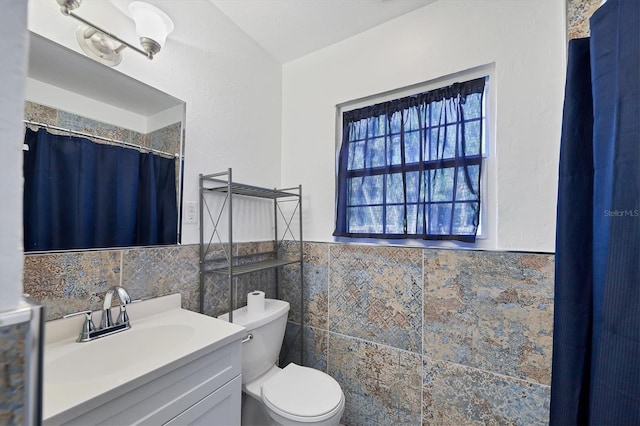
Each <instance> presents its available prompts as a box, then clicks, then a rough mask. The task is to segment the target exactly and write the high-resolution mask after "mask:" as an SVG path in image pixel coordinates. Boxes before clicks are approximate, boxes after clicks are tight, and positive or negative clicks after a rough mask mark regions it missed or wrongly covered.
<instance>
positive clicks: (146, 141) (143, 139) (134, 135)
mask: <svg viewBox="0 0 640 426" xmlns="http://www.w3.org/2000/svg"><path fill="white" fill-rule="evenodd" d="M129 133H130V140H129V141H128V142H131V143H134V144H136V145H140V146H144V147H146V148H151V138H150V137H149V134H145V133H138V132H136V131H134V130H131V131H130V132H129Z"/></svg>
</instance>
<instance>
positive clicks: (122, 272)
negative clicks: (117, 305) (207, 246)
mask: <svg viewBox="0 0 640 426" xmlns="http://www.w3.org/2000/svg"><path fill="white" fill-rule="evenodd" d="M198 253H199V251H198V246H196V245H186V246H171V247H149V248H130V249H121V250H120V249H114V250H89V251H79V252H65V253H44V254H28V255H26V256H25V258H24V291H25V293H27V294H29V295H30V297H31V298H32V299H34V301H36V303H38V304H41V305H44V306H45V308H46V309H45V315H46V319H47V320H52V319H57V318H61V317H62V316H63V315H65V314H68V313H72V312H78V311H83V310H87V309H91V310H99V309H101V308H102V300H103V297H104V293H105V292H106V290H107V289H108V288H109V287H111V286H113V285H123V286H124V287H125V288H126V289H127V290H128V292H129V294H130V296H131V298H132V299H146V298H151V297H158V296H164V295H167V294H171V293H181V294H182V307H183V308H185V309H190V310H194V311H197V310H198V272H199V266H198V259H199V257H198V256H199V255H198Z"/></svg>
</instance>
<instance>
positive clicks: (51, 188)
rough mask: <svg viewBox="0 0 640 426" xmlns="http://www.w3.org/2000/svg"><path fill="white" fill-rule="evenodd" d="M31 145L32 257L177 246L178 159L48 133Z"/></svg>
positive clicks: (27, 204)
mask: <svg viewBox="0 0 640 426" xmlns="http://www.w3.org/2000/svg"><path fill="white" fill-rule="evenodd" d="M25 144H26V145H28V147H29V149H28V151H25V153H24V249H25V251H42V250H64V249H83V248H103V247H126V246H145V245H162V244H175V243H176V242H177V233H176V230H177V221H178V213H177V212H178V209H177V202H176V172H175V170H176V168H175V159H169V158H164V157H161V156H158V155H155V154H153V153H143V152H140V151H138V150H136V149H129V148H124V147H120V146H112V145H105V144H99V143H94V142H92V141H91V140H89V139H85V138H81V137H75V136H68V135H54V134H51V133H49V132H47V130H46V129H40V130H38V131H33V130H31V129H29V128H27V129H26V133H25Z"/></svg>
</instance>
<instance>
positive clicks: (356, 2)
mask: <svg viewBox="0 0 640 426" xmlns="http://www.w3.org/2000/svg"><path fill="white" fill-rule="evenodd" d="M210 1H211V2H212V3H213V4H214V5H216V6H217V7H218V8H219V9H220V10H221V11H222V12H223V13H224V14H225V15H227V16H228V17H229V18H230V19H231V20H232V21H234V22H235V23H236V25H238V26H239V27H240V28H241V29H242V30H243V31H244V32H246V33H247V34H248V35H249V36H250V37H251V38H253V39H254V40H255V41H256V42H257V43H258V44H259V45H260V46H262V47H263V48H264V49H265V50H266V51H267V52H269V54H270V55H271V56H273V57H274V58H276V59H277V60H278V61H280V62H281V63H285V62H289V61H292V60H294V59H297V58H300V57H302V56H305V55H307V54H309V53H312V52H315V51H316V50H319V49H322V48H323V47H326V46H329V45H331V44H334V43H337V42H340V41H342V40H345V39H347V38H349V37H352V36H354V35H356V34H359V33H361V32H364V31H367V30H369V29H371V28H373V27H375V26H378V25H380V24H382V23H384V22H386V21H389V20H391V19H394V18H396V17H398V16H400V15H404V14H405V13H408V12H411V11H412V10H415V9H418V8H420V7H423V6H425V5H427V4H429V3H433V2H434V1H436V0H210Z"/></svg>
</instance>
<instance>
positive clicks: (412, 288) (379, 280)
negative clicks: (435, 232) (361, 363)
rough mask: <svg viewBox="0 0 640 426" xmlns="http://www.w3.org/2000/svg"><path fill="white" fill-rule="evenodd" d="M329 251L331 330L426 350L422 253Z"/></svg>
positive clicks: (348, 247) (364, 249) (357, 248)
mask: <svg viewBox="0 0 640 426" xmlns="http://www.w3.org/2000/svg"><path fill="white" fill-rule="evenodd" d="M329 250H330V260H329V262H330V263H329V282H330V285H329V331H332V332H336V333H340V334H345V335H348V336H353V337H358V338H361V339H364V340H369V341H373V342H376V343H382V344H385V345H389V346H393V347H396V348H399V349H405V350H409V351H413V352H421V350H422V349H421V348H422V342H421V340H422V250H421V249H414V248H398V247H380V246H364V245H363V246H352V245H338V244H335V245H331V246H330V249H329Z"/></svg>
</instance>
